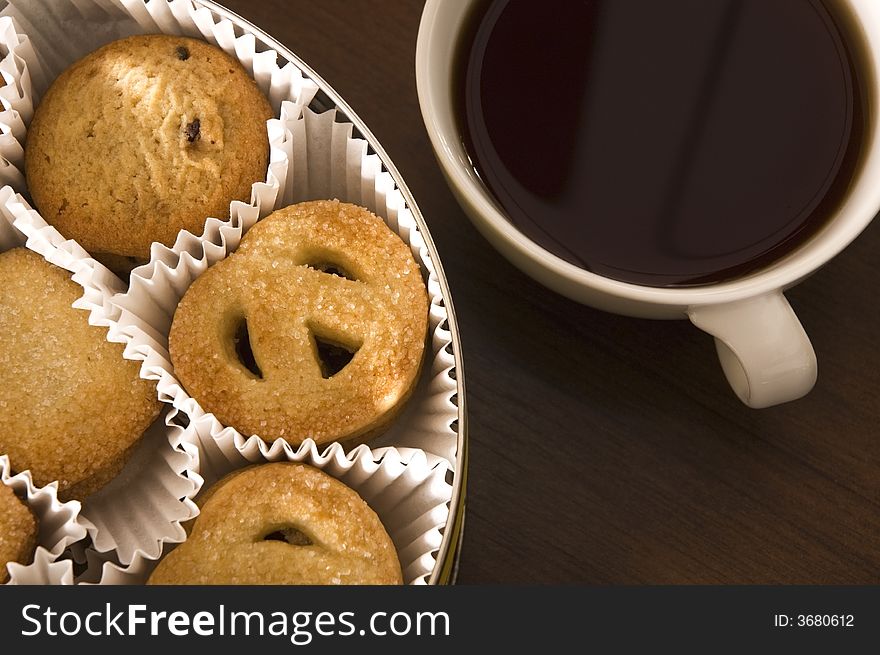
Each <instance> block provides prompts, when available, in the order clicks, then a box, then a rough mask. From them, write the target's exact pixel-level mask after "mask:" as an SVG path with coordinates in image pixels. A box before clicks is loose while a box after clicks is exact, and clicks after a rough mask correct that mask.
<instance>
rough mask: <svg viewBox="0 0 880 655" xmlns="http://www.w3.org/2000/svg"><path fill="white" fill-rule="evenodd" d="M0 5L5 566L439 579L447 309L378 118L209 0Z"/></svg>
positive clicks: (148, 576) (0, 532) (180, 575)
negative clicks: (371, 120) (369, 121)
mask: <svg viewBox="0 0 880 655" xmlns="http://www.w3.org/2000/svg"><path fill="white" fill-rule="evenodd" d="M0 7H2V10H0V78H2V86H0V103H2V111H0V187H2V188H0V289H2V292H0V583H12V584H145V583H146V584H444V583H450V582H452V581H453V580H454V577H455V566H456V562H457V555H458V551H459V547H460V544H461V536H462V530H463V523H464V498H465V480H466V469H467V420H466V418H467V416H466V411H465V395H464V377H463V371H462V363H461V350H460V345H459V337H458V330H457V326H456V322H455V315H454V312H453V309H452V302H451V298H450V295H449V288H448V285H447V283H446V279H445V277H444V275H443V270H442V267H441V265H440V261H439V258H438V256H437V252H436V249H435V247H434V244H433V242H432V240H431V237H430V234H429V233H428V229H427V226H426V225H425V222H424V219H423V218H422V215H421V213H420V212H419V209H418V207H417V206H416V204H415V202H414V200H413V198H412V196H411V194H410V192H409V190H408V189H407V187H406V185H405V183H404V181H403V180H402V178H401V176H400V174H399V173H398V172H397V170H396V169H395V167H394V165H393V163H392V162H391V161H390V160H389V158H388V156H387V155H386V154H385V152H384V151H383V149H382V147H381V146H380V144H379V143H378V142H377V141H376V139H375V138H374V137H373V135H372V134H371V133H370V131H369V130H368V129H367V127H366V126H365V125H364V124H363V123H362V122H361V120H360V119H359V118H358V117H357V116H356V115H355V114H354V112H353V111H352V110H351V108H350V107H349V106H348V105H347V104H346V103H345V102H344V101H343V100H342V99H341V98H340V97H339V96H338V95H337V94H336V93H335V92H334V91H333V89H331V88H330V87H329V86H328V85H327V84H326V83H325V82H324V81H323V80H322V79H321V78H320V77H319V76H318V75H317V74H316V73H315V72H314V71H312V70H311V69H310V68H309V67H308V65H307V64H306V63H304V62H303V61H302V60H300V59H299V58H298V57H297V56H296V55H294V54H293V53H292V52H290V51H289V50H288V49H287V48H286V47H284V46H283V45H282V44H280V43H278V42H276V41H275V40H273V39H272V38H271V37H269V36H268V35H266V34H265V33H263V32H261V31H260V30H259V29H257V28H256V27H254V26H253V25H251V24H250V23H248V22H246V21H244V20H243V19H241V18H240V17H238V16H236V15H234V14H232V13H231V12H229V11H228V10H226V9H224V8H223V7H221V6H220V5H218V4H216V3H214V2H210V1H209V0H150V1H149V2H145V1H144V0H58V2H53V3H44V2H39V1H38V0H9V1H8V2H5V3H0Z"/></svg>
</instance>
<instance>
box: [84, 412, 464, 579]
mask: <svg viewBox="0 0 880 655" xmlns="http://www.w3.org/2000/svg"><path fill="white" fill-rule="evenodd" d="M188 430H191V431H192V432H193V433H194V436H195V437H196V438H197V439H200V440H201V442H202V446H203V451H202V452H203V457H202V463H203V465H204V469H205V472H206V476H207V477H206V484H205V487H204V489H208V488H209V487H210V485H211V484H213V483H214V482H216V481H217V480H218V479H220V478H221V477H223V476H224V475H226V474H227V473H230V472H232V471H235V470H237V469H240V468H242V467H244V466H249V465H250V464H254V463H257V464H259V463H266V462H288V461H289V462H302V463H305V464H309V465H311V466H314V467H316V468H319V469H321V470H322V471H324V472H325V473H327V474H329V475H332V476H333V477H334V478H337V479H338V480H340V481H341V482H343V483H345V484H346V485H348V486H349V487H351V488H352V489H354V490H355V491H356V492H358V494H360V496H361V498H363V499H364V500H365V501H366V502H367V504H368V505H369V506H370V507H371V508H372V509H373V511H375V512H376V514H377V515H378V516H379V519H380V520H381V521H382V525H383V526H384V527H385V530H386V531H387V532H388V534H389V536H390V537H391V540H392V541H393V542H394V546H395V548H396V550H397V555H398V559H399V560H400V567H401V570H402V572H403V580H404V583H405V584H426V583H427V582H428V580H429V578H430V576H431V573H432V572H433V570H434V568H435V566H436V564H437V561H436V556H437V550H438V549H439V547H440V542H441V540H442V538H443V530H444V528H445V526H446V522H447V519H448V518H449V507H448V503H449V498H450V496H451V494H452V487H451V486H450V484H449V482H447V480H446V473H447V471H448V468H449V465H448V464H447V463H446V462H442V461H441V462H438V463H436V464H435V465H434V466H432V465H431V464H430V463H429V461H428V458H427V457H426V456H425V454H424V453H423V452H422V451H420V450H416V449H405V450H398V449H396V448H383V449H379V450H370V449H369V448H368V447H366V446H358V447H357V448H355V449H354V450H352V451H351V452H349V453H346V452H345V450H344V449H343V448H342V447H341V446H340V445H339V444H331V445H330V446H329V447H328V448H326V449H325V450H324V451H323V452H319V450H318V447H317V446H316V445H315V443H314V442H313V441H311V440H307V441H306V442H304V443H303V444H302V446H301V447H300V448H298V449H296V450H294V449H293V448H291V447H290V446H289V445H287V444H285V445H284V447H277V448H273V449H272V451H271V452H270V453H268V454H267V456H265V457H257V458H253V459H246V458H245V457H243V456H241V455H237V456H236V457H234V458H229V457H227V455H226V454H224V453H222V452H220V450H219V449H218V448H217V447H216V445H215V443H214V440H213V437H211V436H210V434H207V433H204V434H199V430H197V429H196V428H195V427H193V426H190V428H188ZM278 445H279V446H280V445H281V444H278ZM157 564H158V562H156V561H150V560H147V559H145V558H137V559H135V560H134V561H132V562H131V564H129V565H128V566H122V565H120V564H119V563H118V562H116V561H113V560H107V559H102V558H100V557H97V556H94V555H92V556H91V557H90V562H89V570H88V571H87V572H86V574H85V575H84V576H83V581H91V582H93V583H94V582H100V584H142V583H144V582H146V580H147V578H148V577H149V575H150V573H152V571H153V569H154V568H155V567H156V565H157Z"/></svg>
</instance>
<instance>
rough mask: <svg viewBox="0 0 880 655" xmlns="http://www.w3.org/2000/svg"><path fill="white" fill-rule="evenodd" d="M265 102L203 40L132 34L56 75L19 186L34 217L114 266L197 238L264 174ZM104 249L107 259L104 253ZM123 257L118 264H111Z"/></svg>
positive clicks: (232, 63)
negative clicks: (186, 237) (23, 185)
mask: <svg viewBox="0 0 880 655" xmlns="http://www.w3.org/2000/svg"><path fill="white" fill-rule="evenodd" d="M271 117H272V109H271V107H270V105H269V101H268V100H267V99H266V97H265V96H264V95H263V94H262V93H261V92H260V90H259V89H258V88H257V85H256V83H255V82H254V80H253V79H252V78H251V77H250V76H249V75H248V73H247V72H246V71H245V69H244V68H243V67H242V66H241V64H240V63H239V62H238V61H236V60H235V59H233V58H232V57H230V56H229V55H227V54H226V53H225V52H223V51H222V50H220V49H219V48H217V47H215V46H212V45H210V44H208V43H205V42H204V41H199V40H197V39H189V38H184V37H179V36H166V35H145V36H132V37H129V38H127V39H122V40H119V41H114V42H113V43H110V44H108V45H106V46H104V47H102V48H100V49H99V50H96V51H95V52H93V53H91V54H90V55H87V56H86V57H85V58H83V59H81V60H80V61H78V62H77V63H75V64H73V65H72V66H71V67H70V68H68V69H67V70H66V71H64V72H63V73H62V74H61V75H60V76H59V77H58V78H57V79H56V80H55V81H54V82H53V84H52V86H51V87H50V88H49V90H48V92H47V93H46V95H45V96H44V97H43V99H42V101H41V102H40V104H39V106H38V107H37V110H36V113H35V114H34V118H33V121H32V122H31V125H30V128H29V130H28V139H27V147H26V161H25V168H26V174H27V182H28V188H29V189H30V192H31V194H32V196H33V199H34V202H35V203H36V206H37V208H38V209H39V211H40V213H41V214H42V215H43V217H44V218H45V219H46V220H47V221H48V222H49V223H51V224H52V225H54V226H55V227H56V228H58V230H59V231H60V232H61V233H62V234H63V235H64V236H66V237H68V238H72V239H76V240H77V241H78V242H79V243H80V245H82V246H83V247H84V248H85V249H86V250H88V251H89V252H91V253H92V254H93V255H94V256H96V257H98V258H99V259H101V258H102V257H104V259H103V261H107V262H108V263H110V265H111V266H113V267H114V270H119V269H123V270H124V269H130V268H131V267H132V266H134V265H137V264H138V263H140V262H142V261H143V260H146V259H147V258H149V254H150V244H151V243H152V242H153V241H159V242H160V243H164V244H165V245H171V244H173V243H174V240H175V239H176V237H177V233H178V232H179V231H180V230H181V229H186V230H189V231H190V232H193V233H195V234H201V232H202V228H203V226H204V223H205V219H206V218H208V217H209V216H214V217H217V218H225V217H226V216H228V215H229V203H230V202H231V201H233V200H243V201H248V200H249V199H250V195H251V185H252V184H253V183H254V182H260V181H262V180H265V179H266V169H267V165H268V157H269V142H268V133H267V131H266V121H267V120H268V119H270V118H271ZM107 255H109V256H110V257H106V256H107ZM120 262H121V264H120Z"/></svg>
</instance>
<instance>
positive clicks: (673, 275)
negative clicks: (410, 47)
mask: <svg viewBox="0 0 880 655" xmlns="http://www.w3.org/2000/svg"><path fill="white" fill-rule="evenodd" d="M460 52H461V53H462V56H461V58H460V59H461V61H460V64H459V68H460V77H461V80H460V91H461V94H460V96H461V97H460V104H461V108H460V109H461V112H462V115H463V116H464V117H465V118H464V120H462V121H461V125H462V128H463V129H462V132H463V138H464V141H465V145H466V147H467V150H468V151H469V153H470V155H471V157H472V159H473V162H474V166H475V168H476V170H477V172H478V173H479V175H480V176H481V178H482V179H483V180H484V182H485V183H486V185H487V186H488V187H489V189H490V190H491V191H492V193H493V194H494V195H495V197H496V199H497V201H498V203H499V205H500V206H501V207H503V209H504V212H505V213H506V214H507V216H509V217H510V219H511V221H512V222H513V223H514V224H515V225H516V226H517V227H518V228H519V229H520V230H521V231H522V232H524V233H525V234H526V235H528V236H529V237H530V238H531V239H533V240H535V241H536V242H538V243H539V244H541V245H542V246H543V247H545V248H546V249H548V250H550V251H551V252H553V253H555V254H557V255H558V256H560V257H562V258H564V259H566V260H568V261H570V262H572V263H574V264H576V265H578V266H581V267H583V268H585V269H588V270H590V271H594V272H596V273H599V274H600V275H603V276H606V277H610V278H615V279H618V280H623V281H626V282H632V283H635V284H641V285H649V286H658V287H661V286H689V285H698V284H708V283H712V282H718V281H721V280H725V279H728V278H731V277H735V276H739V275H742V274H744V273H748V272H749V271H752V270H755V269H757V268H759V267H761V266H764V265H766V264H768V263H770V262H772V261H773V260H776V259H778V258H779V257H781V256H783V255H785V254H786V253H788V252H790V251H791V250H792V249H794V248H795V247H797V246H798V245H799V244H801V243H803V242H804V241H805V240H806V239H807V238H809V237H810V236H811V235H813V234H815V233H816V231H817V230H818V229H820V228H821V227H822V226H823V225H824V224H825V222H826V220H827V219H828V218H829V217H830V216H831V215H832V214H833V213H834V211H835V210H836V208H837V207H838V205H839V203H840V202H841V200H842V198H843V196H844V194H845V193H846V190H847V187H848V185H849V183H850V181H851V179H852V177H853V175H854V172H855V170H856V166H857V163H858V159H859V151H860V145H861V137H862V132H863V129H864V126H863V122H864V120H865V119H864V110H863V107H862V98H863V97H864V96H865V94H864V92H863V91H861V90H860V88H859V87H860V84H861V82H860V81H859V77H858V75H857V74H856V68H855V66H854V65H853V55H852V53H851V51H850V49H849V46H848V44H847V41H846V40H845V39H844V38H843V36H842V33H841V30H840V28H839V26H838V24H837V23H836V21H835V19H834V15H833V14H832V12H831V11H829V9H828V7H826V5H825V4H824V3H823V2H820V1H819V0H581V1H576V0H535V1H530V0H512V1H508V0H494V1H492V2H487V3H486V5H485V6H484V7H482V8H481V11H479V12H478V13H477V15H475V18H474V19H473V22H472V25H471V28H470V31H469V34H468V36H466V38H465V43H464V44H463V46H462V48H461V50H460Z"/></svg>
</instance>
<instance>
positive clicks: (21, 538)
mask: <svg viewBox="0 0 880 655" xmlns="http://www.w3.org/2000/svg"><path fill="white" fill-rule="evenodd" d="M36 544H37V520H36V519H35V518H34V515H33V514H32V513H31V511H30V509H28V506H27V505H25V504H24V503H23V502H22V501H21V500H19V499H18V496H16V495H15V493H14V492H13V491H12V489H11V488H10V487H7V486H6V485H5V484H2V483H0V584H5V583H6V582H7V581H8V580H9V572H8V571H7V570H6V565H7V564H8V563H10V562H16V563H18V564H29V563H30V561H31V558H32V557H33V554H34V548H35V547H36Z"/></svg>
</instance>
